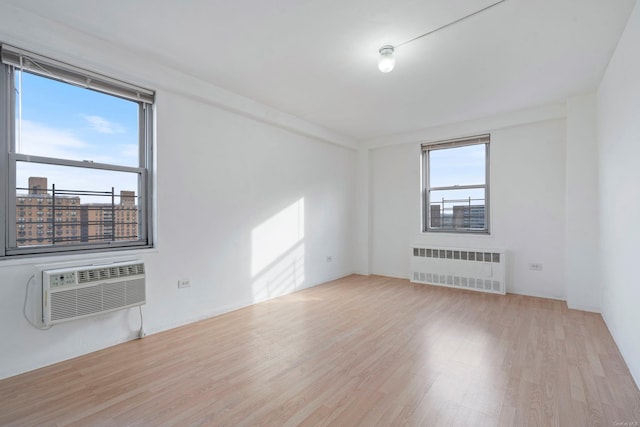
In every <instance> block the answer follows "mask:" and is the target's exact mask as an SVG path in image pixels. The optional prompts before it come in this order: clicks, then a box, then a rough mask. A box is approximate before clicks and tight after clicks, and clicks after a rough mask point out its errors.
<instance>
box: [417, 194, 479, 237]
mask: <svg viewBox="0 0 640 427" xmlns="http://www.w3.org/2000/svg"><path fill="white" fill-rule="evenodd" d="M429 228H431V229H440V230H484V229H486V213H485V200H484V199H472V198H471V197H469V198H466V199H444V198H443V199H441V200H440V201H433V200H431V201H430V203H429Z"/></svg>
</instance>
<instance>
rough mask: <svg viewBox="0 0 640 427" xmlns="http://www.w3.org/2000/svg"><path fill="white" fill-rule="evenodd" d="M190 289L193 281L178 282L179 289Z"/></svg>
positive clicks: (181, 280)
mask: <svg viewBox="0 0 640 427" xmlns="http://www.w3.org/2000/svg"><path fill="white" fill-rule="evenodd" d="M190 287H191V280H189V279H179V280H178V288H180V289H182V288H190Z"/></svg>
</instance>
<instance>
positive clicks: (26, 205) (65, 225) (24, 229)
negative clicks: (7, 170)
mask: <svg viewBox="0 0 640 427" xmlns="http://www.w3.org/2000/svg"><path fill="white" fill-rule="evenodd" d="M137 199H138V196H136V195H135V194H134V193H133V192H127V194H116V193H115V191H114V188H111V191H86V190H63V189H57V188H56V187H55V185H53V186H52V187H51V188H47V189H41V188H38V189H34V188H16V211H15V214H16V245H17V246H33V245H60V244H84V243H98V242H109V241H116V240H117V241H136V240H138V239H139V233H138V230H139V222H138V217H139V215H138V203H137Z"/></svg>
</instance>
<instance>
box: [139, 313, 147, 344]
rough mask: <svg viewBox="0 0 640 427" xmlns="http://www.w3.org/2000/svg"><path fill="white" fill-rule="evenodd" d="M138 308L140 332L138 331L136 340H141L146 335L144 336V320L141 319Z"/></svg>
mask: <svg viewBox="0 0 640 427" xmlns="http://www.w3.org/2000/svg"><path fill="white" fill-rule="evenodd" d="M138 308H139V309H140V330H139V331H138V338H140V339H142V338H144V337H145V336H146V335H147V334H145V332H144V320H143V319H142V306H141V305H139V306H138Z"/></svg>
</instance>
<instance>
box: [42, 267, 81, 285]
mask: <svg viewBox="0 0 640 427" xmlns="http://www.w3.org/2000/svg"><path fill="white" fill-rule="evenodd" d="M45 274H47V273H45ZM47 275H48V278H49V288H51V289H54V288H60V287H62V286H70V285H75V284H76V272H75V271H64V272H55V271H52V272H51V273H50V274H47Z"/></svg>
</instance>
